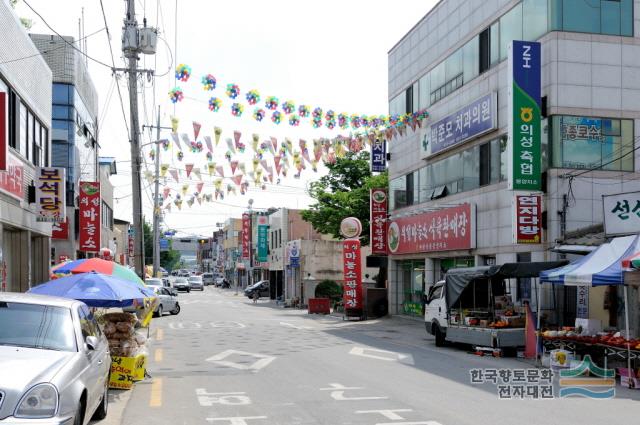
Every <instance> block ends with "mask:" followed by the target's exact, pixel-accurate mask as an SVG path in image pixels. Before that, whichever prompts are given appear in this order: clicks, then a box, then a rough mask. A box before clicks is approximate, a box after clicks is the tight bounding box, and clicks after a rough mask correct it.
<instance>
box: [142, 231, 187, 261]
mask: <svg viewBox="0 0 640 425" xmlns="http://www.w3.org/2000/svg"><path fill="white" fill-rule="evenodd" d="M142 228H143V233H144V258H145V260H144V262H145V264H153V230H152V229H151V225H150V224H149V223H147V222H144V223H143V224H142ZM179 262H180V251H176V250H174V249H171V248H169V250H168V251H161V252H160V267H162V268H164V269H166V270H173V269H174V268H176V265H177V264H178V263H179Z"/></svg>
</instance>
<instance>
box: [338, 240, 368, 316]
mask: <svg viewBox="0 0 640 425" xmlns="http://www.w3.org/2000/svg"><path fill="white" fill-rule="evenodd" d="M342 259H343V262H344V288H343V289H344V291H343V295H342V301H343V303H344V308H345V309H362V308H363V304H362V269H361V267H362V265H361V261H360V241H359V240H358V239H347V240H345V241H344V242H343V243H342Z"/></svg>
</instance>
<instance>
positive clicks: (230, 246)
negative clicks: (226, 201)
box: [222, 218, 247, 286]
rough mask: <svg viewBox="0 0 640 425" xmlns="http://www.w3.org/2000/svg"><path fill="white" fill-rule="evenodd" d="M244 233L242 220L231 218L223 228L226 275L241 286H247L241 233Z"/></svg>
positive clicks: (230, 280)
mask: <svg viewBox="0 0 640 425" xmlns="http://www.w3.org/2000/svg"><path fill="white" fill-rule="evenodd" d="M241 232H242V219H240V218H229V219H227V220H226V221H225V222H224V224H223V226H222V234H223V236H222V249H223V253H224V275H225V277H226V278H227V279H228V280H229V282H232V283H234V284H235V283H238V285H239V286H242V285H243V284H246V271H247V267H245V264H244V262H242V261H241V256H242V247H241V242H242V240H241V238H240V233H241Z"/></svg>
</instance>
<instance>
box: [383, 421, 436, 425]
mask: <svg viewBox="0 0 640 425" xmlns="http://www.w3.org/2000/svg"><path fill="white" fill-rule="evenodd" d="M376 425H442V424H441V423H440V422H436V421H421V422H385V423H377V424H376Z"/></svg>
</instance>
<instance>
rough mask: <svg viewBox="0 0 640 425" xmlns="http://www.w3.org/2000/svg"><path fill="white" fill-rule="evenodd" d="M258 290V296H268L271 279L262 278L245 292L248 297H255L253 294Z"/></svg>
mask: <svg viewBox="0 0 640 425" xmlns="http://www.w3.org/2000/svg"><path fill="white" fill-rule="evenodd" d="M255 292H257V293H258V297H259V298H260V297H268V296H269V281H268V280H261V281H259V282H256V283H254V284H253V285H251V286H249V287H248V288H247V289H245V290H244V294H245V295H246V296H247V297H248V298H253V294H254V293H255Z"/></svg>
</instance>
